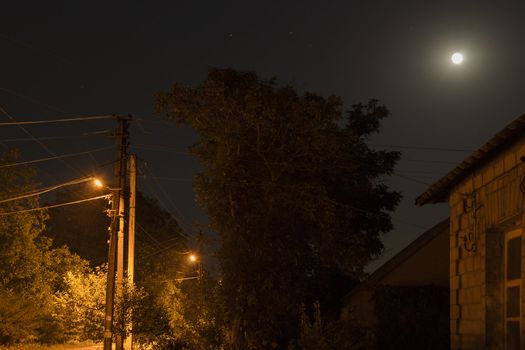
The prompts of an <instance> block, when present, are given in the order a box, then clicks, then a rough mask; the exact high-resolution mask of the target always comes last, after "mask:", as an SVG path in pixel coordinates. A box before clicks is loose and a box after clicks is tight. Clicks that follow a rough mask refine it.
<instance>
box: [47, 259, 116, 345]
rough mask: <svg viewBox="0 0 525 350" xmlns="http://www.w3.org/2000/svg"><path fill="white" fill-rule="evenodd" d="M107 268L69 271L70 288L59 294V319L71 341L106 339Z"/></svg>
mask: <svg viewBox="0 0 525 350" xmlns="http://www.w3.org/2000/svg"><path fill="white" fill-rule="evenodd" d="M106 276H107V269H106V267H105V266H104V267H99V268H95V269H94V270H91V269H89V268H86V269H85V270H84V271H78V272H73V271H68V272H66V274H65V276H64V282H65V285H66V287H65V288H63V289H62V290H60V291H57V292H56V293H55V300H54V304H55V312H54V317H55V319H56V320H57V321H58V322H59V323H60V324H62V325H64V333H65V335H66V338H67V339H68V340H76V341H84V340H93V341H99V340H100V339H102V338H103V336H102V335H103V334H102V333H103V324H104V305H105V302H106V300H105V296H106V293H105V290H106V278H107V277H106Z"/></svg>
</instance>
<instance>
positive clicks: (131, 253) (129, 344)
mask: <svg viewBox="0 0 525 350" xmlns="http://www.w3.org/2000/svg"><path fill="white" fill-rule="evenodd" d="M136 198H137V156H136V155H134V154H131V155H130V156H129V214H128V215H129V219H128V224H129V226H128V282H129V285H130V286H132V285H133V280H134V277H135V203H136ZM132 330H133V323H131V324H130V325H129V328H128V336H127V338H126V344H125V348H126V350H132V349H133V334H131V332H132Z"/></svg>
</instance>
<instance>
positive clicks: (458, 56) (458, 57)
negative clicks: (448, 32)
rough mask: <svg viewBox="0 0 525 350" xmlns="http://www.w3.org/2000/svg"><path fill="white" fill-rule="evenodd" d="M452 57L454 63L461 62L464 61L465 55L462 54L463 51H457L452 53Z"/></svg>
mask: <svg viewBox="0 0 525 350" xmlns="http://www.w3.org/2000/svg"><path fill="white" fill-rule="evenodd" d="M450 59H451V60H452V63H454V64H461V63H462V62H463V55H462V54H461V52H456V53H454V54H453V55H452V57H451V58H450Z"/></svg>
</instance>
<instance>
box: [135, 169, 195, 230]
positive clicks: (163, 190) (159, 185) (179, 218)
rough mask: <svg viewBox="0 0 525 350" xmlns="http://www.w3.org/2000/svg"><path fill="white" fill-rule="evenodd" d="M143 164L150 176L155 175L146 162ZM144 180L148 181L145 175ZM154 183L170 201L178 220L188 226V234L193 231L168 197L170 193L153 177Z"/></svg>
mask: <svg viewBox="0 0 525 350" xmlns="http://www.w3.org/2000/svg"><path fill="white" fill-rule="evenodd" d="M142 164H143V165H144V167H145V168H146V171H147V172H148V173H149V174H150V175H153V174H152V171H151V169H150V167H149V166H148V164H147V163H146V162H144V161H143V162H142ZM143 178H144V179H146V180H147V179H148V178H147V176H145V175H143ZM152 180H153V182H154V183H155V184H156V185H157V188H159V189H160V192H161V193H162V194H163V195H164V198H166V200H167V201H168V203H169V204H170V205H171V207H172V210H174V212H175V213H176V214H177V215H178V216H179V217H178V220H179V221H180V223H181V224H183V225H185V226H186V229H188V233H189V231H191V230H189V229H191V225H189V224H188V223H187V222H186V220H184V219H183V215H182V213H181V212H180V210H179V209H178V208H177V206H176V205H175V203H174V202H173V200H172V199H171V197H170V196H169V195H168V193H167V192H166V190H165V189H164V187H162V186H161V184H160V183H159V182H158V181H157V180H156V179H155V178H154V177H153V178H152Z"/></svg>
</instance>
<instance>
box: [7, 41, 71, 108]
mask: <svg viewBox="0 0 525 350" xmlns="http://www.w3.org/2000/svg"><path fill="white" fill-rule="evenodd" d="M0 36H1V34H0ZM0 91H3V92H6V93H8V94H11V95H13V96H16V97H18V98H20V99H23V100H27V101H29V102H32V103H34V104H36V105H39V106H42V107H44V108H47V109H49V110H51V111H53V112H58V113H64V114H67V113H66V112H65V111H64V110H62V109H60V108H58V107H54V106H51V105H50V104H48V103H45V102H41V101H38V100H36V99H34V98H32V97H29V96H27V95H24V94H21V93H19V92H16V91H14V90H12V89H7V88H4V87H0Z"/></svg>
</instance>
